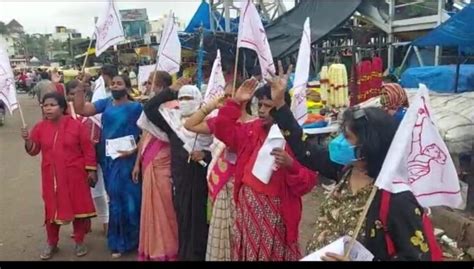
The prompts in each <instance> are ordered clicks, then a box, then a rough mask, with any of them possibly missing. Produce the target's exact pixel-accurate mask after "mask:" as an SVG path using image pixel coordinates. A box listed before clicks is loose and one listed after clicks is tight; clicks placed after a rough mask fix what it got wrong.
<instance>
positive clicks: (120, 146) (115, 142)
mask: <svg viewBox="0 0 474 269" xmlns="http://www.w3.org/2000/svg"><path fill="white" fill-rule="evenodd" d="M136 148H137V144H136V143H135V138H134V137H133V135H128V136H123V137H119V138H115V139H107V140H106V141H105V156H110V157H111V158H112V159H113V160H115V159H117V158H118V157H120V153H119V151H132V150H134V149H136Z"/></svg>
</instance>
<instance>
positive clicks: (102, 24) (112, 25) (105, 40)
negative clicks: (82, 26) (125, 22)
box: [94, 0, 125, 57]
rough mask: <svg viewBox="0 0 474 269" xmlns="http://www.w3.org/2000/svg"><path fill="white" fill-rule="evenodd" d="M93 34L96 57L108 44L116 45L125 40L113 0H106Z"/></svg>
mask: <svg viewBox="0 0 474 269" xmlns="http://www.w3.org/2000/svg"><path fill="white" fill-rule="evenodd" d="M94 34H95V37H96V43H95V55H96V56H97V57H99V55H100V54H102V52H104V51H106V50H107V49H108V48H109V47H110V46H114V45H117V44H118V43H120V42H121V41H123V40H125V35H124V33H123V28H122V22H121V21H120V15H119V12H118V10H117V9H116V8H115V3H114V1H113V0H109V1H108V3H107V9H106V10H105V12H104V13H103V14H102V16H100V17H99V19H98V20H97V23H96V25H95V33H94Z"/></svg>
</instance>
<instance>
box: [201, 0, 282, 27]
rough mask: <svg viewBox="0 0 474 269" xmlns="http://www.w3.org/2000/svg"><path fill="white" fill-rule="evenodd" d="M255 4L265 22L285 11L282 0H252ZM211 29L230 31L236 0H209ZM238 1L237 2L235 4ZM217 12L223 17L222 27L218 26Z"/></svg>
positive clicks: (237, 13)
mask: <svg viewBox="0 0 474 269" xmlns="http://www.w3.org/2000/svg"><path fill="white" fill-rule="evenodd" d="M253 2H254V4H255V6H256V7H257V9H258V11H259V12H260V16H261V17H262V19H263V20H265V21H267V22H272V21H273V20H275V19H276V18H278V17H279V16H280V15H282V14H284V13H285V12H286V11H287V8H286V6H285V4H284V3H283V2H284V1H283V0H253ZM209 3H210V9H211V10H209V12H210V16H211V30H215V31H222V32H230V31H231V27H230V22H231V19H232V18H236V17H238V16H239V15H240V14H239V11H240V5H239V4H240V3H241V1H238V0H210V1H209ZM237 3H238V4H237ZM216 14H219V15H220V16H221V17H223V18H224V19H225V24H224V27H223V28H222V26H220V24H219V21H218V20H219V18H218V16H216Z"/></svg>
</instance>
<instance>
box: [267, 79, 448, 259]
mask: <svg viewBox="0 0 474 269" xmlns="http://www.w3.org/2000/svg"><path fill="white" fill-rule="evenodd" d="M278 84H279V83H273V84H272V85H271V86H272V99H273V100H274V103H275V104H276V108H275V110H274V111H272V116H273V118H274V119H275V121H276V122H277V124H278V125H279V127H280V129H281V130H282V131H283V133H284V134H285V138H286V140H287V142H288V144H289V145H290V147H291V149H292V150H293V152H294V153H295V155H296V158H297V159H298V161H299V162H300V163H302V164H303V165H305V166H306V167H308V168H310V169H312V170H314V171H318V172H319V173H320V174H321V175H323V176H325V177H328V178H332V179H338V184H337V185H336V187H335V189H334V190H333V191H332V192H331V194H330V195H329V196H328V198H327V199H326V200H325V201H324V202H323V203H322V204H321V205H320V207H319V209H318V210H319V211H320V212H319V213H320V214H319V217H318V218H317V220H316V227H315V232H314V234H313V237H312V239H311V240H310V242H308V244H307V247H306V250H307V253H308V254H309V253H312V252H314V251H315V250H318V249H320V248H322V247H324V246H326V245H328V244H330V243H331V242H333V241H335V240H337V239H338V238H340V237H342V236H344V235H349V236H351V235H353V233H354V230H355V228H356V225H357V222H358V219H359V218H360V214H361V212H362V209H363V208H364V206H365V204H366V202H367V200H368V198H369V194H370V192H371V190H372V188H373V186H374V182H375V179H376V178H377V176H378V174H379V172H380V169H381V168H382V164H383V162H384V159H385V156H386V155H387V152H388V149H389V147H390V144H391V142H392V139H393V137H394V135H395V132H396V130H397V125H398V124H397V122H396V121H395V119H394V118H393V117H391V116H390V115H389V114H387V113H386V112H384V111H383V110H382V109H379V108H364V109H357V108H351V109H348V110H346V111H345V112H344V114H343V122H342V128H341V133H340V135H339V136H338V137H336V138H335V139H334V140H332V141H331V143H330V144H329V151H328V150H326V149H323V148H321V147H320V146H318V145H314V144H307V143H305V141H303V140H302V137H303V133H302V129H301V127H300V126H299V124H298V123H297V121H296V120H295V118H294V116H293V114H292V112H291V110H290V108H289V107H288V106H286V105H285V103H284V100H283V99H282V97H283V96H284V95H283V93H284V89H281V87H279V85H278ZM386 194H387V193H386V192H385V193H382V191H381V190H379V191H378V192H377V194H376V196H375V198H374V200H373V202H372V204H371V207H370V209H369V212H368V214H367V216H366V219H365V222H364V225H363V229H362V232H361V233H360V234H359V235H358V237H357V240H358V241H359V242H361V243H362V244H363V245H364V246H365V247H366V248H367V249H368V250H369V251H370V252H371V253H372V254H373V255H374V256H375V258H374V259H375V260H436V257H438V256H436V255H437V254H439V253H440V252H439V247H438V246H437V245H436V242H435V239H434V235H433V231H432V229H431V230H429V229H428V228H425V227H427V226H425V225H428V224H427V220H426V218H425V216H426V215H424V213H423V208H422V207H421V206H420V205H419V204H418V202H417V201H416V198H415V197H414V195H413V194H412V193H411V192H409V191H406V192H401V193H397V194H390V195H389V196H387V195H386ZM386 197H391V199H386ZM382 200H383V201H382ZM382 212H383V213H384V214H383V215H381V214H382ZM385 213H387V214H385ZM384 216H387V218H386V219H385V217H384ZM381 219H382V221H381ZM323 259H324V260H328V261H337V260H346V259H345V258H344V257H342V256H339V255H336V254H331V253H327V254H326V256H325V257H323Z"/></svg>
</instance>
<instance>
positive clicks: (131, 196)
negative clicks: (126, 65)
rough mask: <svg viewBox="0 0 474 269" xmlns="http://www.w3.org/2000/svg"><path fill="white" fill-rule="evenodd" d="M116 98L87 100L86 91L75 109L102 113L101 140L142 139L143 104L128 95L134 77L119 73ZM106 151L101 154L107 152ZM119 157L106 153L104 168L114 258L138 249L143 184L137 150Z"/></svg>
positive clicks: (114, 88)
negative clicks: (138, 176) (137, 172)
mask: <svg viewBox="0 0 474 269" xmlns="http://www.w3.org/2000/svg"><path fill="white" fill-rule="evenodd" d="M111 86H112V87H111V94H112V98H105V99H101V100H99V101H96V102H94V103H89V102H85V97H84V90H83V89H82V90H80V91H77V92H76V94H75V96H74V109H75V110H76V113H78V114H79V115H82V116H86V117H91V116H94V115H95V114H99V113H102V127H103V128H102V135H101V139H100V140H101V143H102V144H103V145H106V144H107V140H111V139H117V138H125V137H128V136H133V139H134V140H135V141H138V136H139V134H140V128H138V126H137V124H136V122H137V120H138V118H139V117H140V114H141V113H142V107H141V105H140V104H139V103H137V102H134V101H131V100H130V98H129V96H128V94H129V92H130V90H131V83H130V79H129V78H128V77H125V76H115V77H114V78H113V80H112V85H111ZM99 150H104V151H105V152H99V154H103V155H104V156H105V155H106V152H107V150H106V149H99ZM118 153H119V154H120V155H119V156H117V158H112V156H106V157H105V159H104V162H103V165H101V166H102V170H103V172H104V180H105V188H106V191H107V194H108V196H109V229H108V233H107V239H108V246H109V249H110V250H111V251H112V257H114V258H119V257H120V256H121V255H122V253H125V252H128V251H133V250H136V249H137V248H138V240H139V228H140V204H141V184H139V182H138V180H136V179H133V178H132V170H133V167H134V164H135V160H136V155H137V149H136V148H135V149H131V150H130V151H119V152H118Z"/></svg>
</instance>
